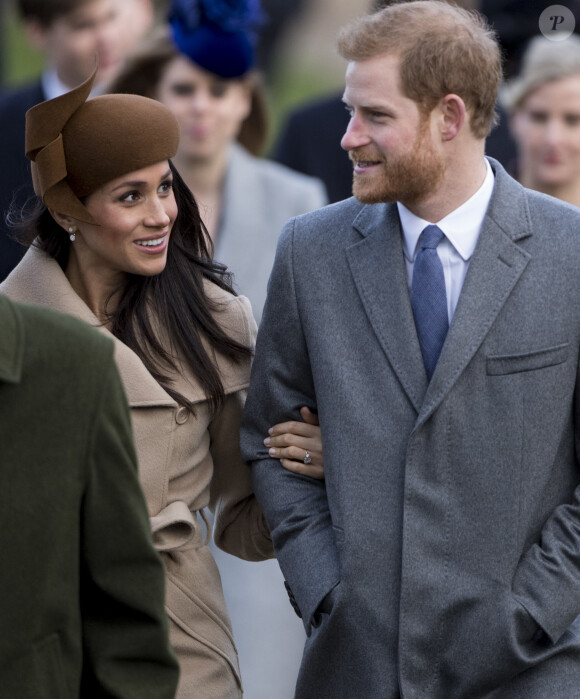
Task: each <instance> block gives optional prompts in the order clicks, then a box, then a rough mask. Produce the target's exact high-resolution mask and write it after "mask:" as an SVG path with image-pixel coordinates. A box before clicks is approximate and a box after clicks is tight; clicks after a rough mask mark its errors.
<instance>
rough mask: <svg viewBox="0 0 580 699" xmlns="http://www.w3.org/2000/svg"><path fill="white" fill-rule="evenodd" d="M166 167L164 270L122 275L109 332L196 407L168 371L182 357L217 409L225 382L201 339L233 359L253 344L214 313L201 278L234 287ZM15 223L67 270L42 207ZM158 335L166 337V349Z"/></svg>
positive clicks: (63, 237)
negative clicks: (168, 211)
mask: <svg viewBox="0 0 580 699" xmlns="http://www.w3.org/2000/svg"><path fill="white" fill-rule="evenodd" d="M170 166H171V170H172V173H173V190H174V193H175V200H176V203H177V217H176V219H175V222H174V224H173V228H172V230H171V236H170V239H169V246H168V249H167V264H166V266H165V269H164V270H163V272H161V273H160V274H158V275H156V276H152V277H145V276H139V275H127V278H126V281H125V284H124V285H123V288H122V289H121V290H120V294H119V301H118V304H117V306H116V308H115V309H114V310H113V311H112V312H111V313H110V314H109V316H108V320H109V322H110V324H111V332H112V333H113V335H114V336H115V337H117V338H118V339H119V340H121V342H123V343H124V344H125V345H127V346H128V347H130V348H131V349H132V350H133V351H134V352H135V354H136V355H137V356H138V357H139V358H140V359H141V360H142V362H143V364H144V365H145V367H146V368H147V370H148V371H149V372H150V373H151V375H152V376H153V377H154V378H155V379H156V381H157V382H158V383H159V384H160V385H161V386H162V387H163V388H164V389H165V390H166V391H167V393H168V394H169V395H170V396H171V397H172V398H174V400H176V401H177V402H178V403H180V404H181V405H184V406H186V407H187V408H189V409H190V410H191V411H192V412H194V406H193V404H192V403H191V402H190V401H188V400H187V398H185V396H183V395H181V394H180V393H178V392H177V391H176V390H175V389H174V388H173V386H172V381H171V378H170V376H169V373H170V372H171V371H173V372H179V371H180V368H179V366H178V364H177V359H176V357H180V358H183V360H184V362H185V364H187V366H188V367H189V368H190V370H191V371H192V373H193V375H194V376H195V377H196V378H197V380H198V381H199V383H200V385H201V387H202V389H203V390H204V392H205V395H206V396H207V399H208V401H209V404H210V408H211V409H212V410H213V411H215V410H217V409H218V408H219V406H220V405H221V403H222V402H223V398H224V387H223V384H222V380H221V377H220V375H219V371H218V369H217V366H216V364H215V362H214V361H213V360H212V358H211V356H210V354H209V353H208V351H207V350H206V348H205V346H204V342H205V343H206V344H209V347H210V348H211V350H215V351H216V352H218V353H220V354H221V355H223V356H225V357H227V358H229V359H230V360H232V361H234V362H236V363H237V362H239V361H241V360H242V359H244V358H248V357H249V356H251V349H250V348H249V347H246V346H244V345H242V344H240V343H239V342H237V341H236V340H234V339H233V338H231V337H229V336H228V335H227V334H226V333H225V332H224V330H223V329H222V328H221V327H220V326H219V324H218V323H217V322H216V320H215V318H214V316H213V314H212V311H215V310H217V308H216V306H215V304H214V303H212V301H211V300H210V299H209V298H208V297H207V295H206V294H205V291H204V279H209V280H211V281H212V282H214V283H215V284H217V285H218V286H219V287H221V288H222V289H225V290H226V291H229V292H230V293H234V291H233V289H232V285H231V277H230V274H229V273H228V272H227V271H226V268H225V267H224V266H223V265H221V264H219V263H217V262H214V261H213V260H212V252H213V250H212V248H213V245H212V242H211V239H210V238H209V235H208V233H207V230H206V229H205V226H204V224H203V222H202V220H201V217H200V215H199V209H198V207H197V203H196V201H195V199H194V197H193V194H192V193H191V191H190V190H189V188H188V187H187V185H186V184H185V183H184V182H183V180H182V178H181V176H180V175H179V173H178V172H177V170H176V169H175V167H174V166H173V165H172V163H171V162H170ZM18 228H19V229H20V230H21V234H20V236H19V237H20V238H21V239H22V238H23V237H28V242H30V238H31V237H36V238H37V245H38V246H39V247H40V248H41V249H42V250H45V251H46V252H47V253H48V254H49V255H51V256H52V257H54V258H55V259H56V260H57V261H58V263H59V264H60V266H61V267H62V268H63V269H65V268H66V265H67V261H68V254H69V247H70V241H69V239H68V236H67V234H66V233H65V231H64V230H63V229H62V228H61V227H60V226H59V225H58V224H57V223H56V221H55V220H54V219H53V218H52V216H51V215H50V213H49V212H48V210H47V209H46V207H44V205H43V206H42V208H41V209H40V210H38V211H36V212H33V214H32V217H31V219H29V220H28V221H27V222H26V225H24V223H21V224H19V226H18ZM23 234H24V235H23ZM155 324H156V325H157V326H159V328H160V329H161V333H162V337H159V335H158V331H156V330H155V327H154V325H155ZM163 338H167V339H168V341H169V346H168V347H167V346H164V345H163Z"/></svg>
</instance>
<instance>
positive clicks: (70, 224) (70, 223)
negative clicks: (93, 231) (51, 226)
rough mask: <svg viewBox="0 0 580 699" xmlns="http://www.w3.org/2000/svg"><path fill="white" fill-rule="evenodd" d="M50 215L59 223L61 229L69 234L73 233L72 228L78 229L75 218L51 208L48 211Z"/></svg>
mask: <svg viewBox="0 0 580 699" xmlns="http://www.w3.org/2000/svg"><path fill="white" fill-rule="evenodd" d="M48 211H49V213H50V215H51V216H52V218H53V219H54V220H55V221H56V222H57V223H58V225H59V226H60V227H61V228H64V230H65V231H66V232H67V233H71V232H72V231H71V230H70V229H71V228H72V229H73V230H76V228H77V222H76V220H75V219H74V218H72V217H71V216H67V215H66V214H61V213H60V212H58V211H55V210H54V209H51V208H49V209H48Z"/></svg>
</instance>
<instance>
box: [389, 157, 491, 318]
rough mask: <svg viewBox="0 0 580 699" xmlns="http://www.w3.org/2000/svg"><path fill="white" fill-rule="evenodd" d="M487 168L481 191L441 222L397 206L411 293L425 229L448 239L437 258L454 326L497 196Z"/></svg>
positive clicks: (438, 249)
mask: <svg viewBox="0 0 580 699" xmlns="http://www.w3.org/2000/svg"><path fill="white" fill-rule="evenodd" d="M485 164H486V175H485V179H484V181H483V184H482V185H481V187H480V188H479V189H478V190H477V192H475V194H474V195H473V196H472V197H470V198H469V199H468V200H467V201H466V202H464V203H463V204H462V205H461V206H460V207H459V208H458V209H455V211H452V212H451V213H450V214H448V215H447V216H445V217H444V218H442V219H441V220H440V221H425V220H424V219H422V218H419V217H418V216H415V214H413V213H411V212H410V211H409V209H407V208H406V207H404V206H403V205H402V204H400V203H399V202H397V207H398V209H399V216H400V218H401V225H402V227H403V252H404V254H405V264H406V266H407V279H408V283H409V291H410V290H411V283H412V281H413V267H414V264H415V256H416V255H417V252H418V251H419V238H420V236H421V233H422V231H423V229H424V228H425V226H428V225H429V224H432V223H434V224H436V225H437V226H439V228H440V229H441V230H442V231H443V233H444V234H445V237H444V238H443V240H442V241H441V242H440V243H439V245H438V246H437V254H438V255H439V259H440V260H441V264H442V265H443V274H444V276H445V291H446V292H447V314H448V316H449V324H450V325H451V319H452V318H453V314H454V313H455V308H456V307H457V302H458V300H459V294H460V293H461V289H462V287H463V281H464V279H465V275H466V274H467V270H468V268H469V262H470V260H471V257H472V255H473V251H474V250H475V246H476V244H477V239H478V238H479V232H480V231H481V226H482V224H483V219H484V217H485V212H486V211H487V206H488V204H489V200H490V199H491V194H492V192H493V185H494V176H493V171H492V169H491V166H490V164H489V163H488V161H487V160H486V161H485Z"/></svg>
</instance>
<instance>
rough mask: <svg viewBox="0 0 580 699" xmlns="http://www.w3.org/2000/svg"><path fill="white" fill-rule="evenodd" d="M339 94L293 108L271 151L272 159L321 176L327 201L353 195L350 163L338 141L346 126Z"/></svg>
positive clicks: (294, 168)
mask: <svg viewBox="0 0 580 699" xmlns="http://www.w3.org/2000/svg"><path fill="white" fill-rule="evenodd" d="M348 119H349V117H348V113H347V111H346V109H345V106H344V103H343V102H342V93H340V94H336V95H332V96H330V97H328V98H325V99H321V100H316V101H314V102H312V103H308V104H306V105H303V106H301V107H299V108H297V109H296V110H295V111H293V112H292V113H291V114H290V115H289V117H288V119H287V121H286V124H285V126H284V128H283V129H282V131H281V132H280V135H279V136H278V139H277V141H276V143H275V145H274V148H273V150H272V155H271V157H272V160H276V161H277V162H279V163H282V165H286V166H287V167H290V168H292V169H293V170H297V171H298V172H303V173H304V174H306V175H312V176H313V177H318V178H320V179H321V180H322V181H323V182H324V184H325V185H326V191H327V193H328V200H329V201H330V202H335V201H340V200H341V199H347V198H348V197H350V196H351V194H352V163H351V162H350V160H349V157H348V155H347V153H346V151H344V150H343V149H342V148H341V147H340V141H341V139H342V137H343V136H344V132H345V131H346V127H347V125H348Z"/></svg>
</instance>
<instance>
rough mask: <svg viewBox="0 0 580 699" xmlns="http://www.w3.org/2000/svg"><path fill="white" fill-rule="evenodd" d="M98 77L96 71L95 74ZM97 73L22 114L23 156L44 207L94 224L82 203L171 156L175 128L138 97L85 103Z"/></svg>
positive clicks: (159, 108)
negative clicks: (24, 121)
mask: <svg viewBox="0 0 580 699" xmlns="http://www.w3.org/2000/svg"><path fill="white" fill-rule="evenodd" d="M95 73H96V71H95ZM95 73H93V75H92V76H91V77H90V78H89V79H88V80H86V81H85V82H84V83H82V84H81V85H79V86H78V87H77V88H75V89H74V90H71V91H70V92H67V93H66V94H64V95H61V96H60V97H56V98H55V99H52V100H48V101H46V102H41V103H40V104H37V105H36V106H34V107H32V109H29V110H28V112H27V113H26V157H27V158H29V159H30V160H31V161H32V165H31V167H32V181H33V184H34V191H35V192H36V194H37V195H38V196H39V197H41V198H42V200H43V201H44V203H45V204H46V205H47V206H48V207H49V209H52V210H53V211H57V212H59V213H61V214H65V215H67V216H71V217H72V218H75V219H78V220H79V221H85V222H87V223H96V222H95V220H94V219H93V217H92V216H91V214H90V213H89V211H88V210H87V208H86V207H85V205H84V204H83V203H82V201H81V199H82V198H83V197H86V196H88V195H89V194H91V193H92V192H94V191H95V190H97V189H99V188H100V187H102V186H103V185H104V184H106V183H107V182H110V181H111V180H114V179H116V178H117V177H120V176H121V175H124V174H126V173H128V172H133V170H140V169H141V168H144V167H148V166H149V165H154V164H155V163H158V162H161V161H163V160H168V159H169V158H172V157H173V156H174V155H175V153H176V152H177V146H178V143H179V126H178V123H177V120H176V119H175V117H174V116H173V114H172V113H171V111H170V110H169V109H168V108H167V107H165V105H163V104H161V103H160V102H157V101H156V100H153V99H149V98H148V97H141V96H139V95H101V96H99V97H93V98H91V99H88V96H89V93H90V91H91V87H92V84H93V81H94V79H95Z"/></svg>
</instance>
